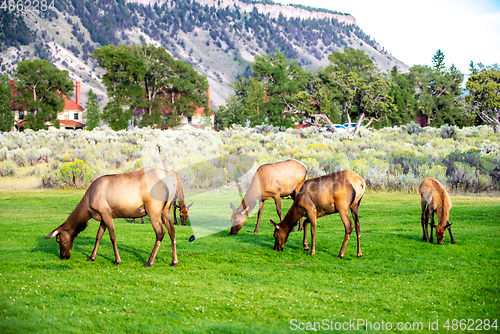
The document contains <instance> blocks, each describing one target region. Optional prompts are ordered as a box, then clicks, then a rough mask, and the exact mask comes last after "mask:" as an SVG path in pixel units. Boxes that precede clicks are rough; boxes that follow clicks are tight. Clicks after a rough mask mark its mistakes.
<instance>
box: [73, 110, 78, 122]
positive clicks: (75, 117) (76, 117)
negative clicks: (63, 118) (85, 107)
mask: <svg viewBox="0 0 500 334" xmlns="http://www.w3.org/2000/svg"><path fill="white" fill-rule="evenodd" d="M73 119H74V120H75V121H78V113H77V112H75V113H74V114H73Z"/></svg>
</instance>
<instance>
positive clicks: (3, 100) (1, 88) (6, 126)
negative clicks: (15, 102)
mask: <svg viewBox="0 0 500 334" xmlns="http://www.w3.org/2000/svg"><path fill="white" fill-rule="evenodd" d="M11 101H12V98H11V87H10V79H9V76H8V75H7V74H2V76H1V77H0V131H2V132H7V131H10V130H11V128H12V126H13V125H14V114H13V113H12V106H11Z"/></svg>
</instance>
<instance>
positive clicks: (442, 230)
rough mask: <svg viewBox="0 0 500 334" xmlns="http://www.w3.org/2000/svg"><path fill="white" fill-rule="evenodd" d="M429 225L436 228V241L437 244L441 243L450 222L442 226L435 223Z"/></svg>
mask: <svg viewBox="0 0 500 334" xmlns="http://www.w3.org/2000/svg"><path fill="white" fill-rule="evenodd" d="M431 226H432V228H434V229H435V230H436V239H437V241H436V243H437V244H438V245H442V244H443V239H444V235H445V232H446V229H447V228H449V227H450V226H451V224H450V223H447V224H446V225H444V226H441V225H437V226H436V225H431Z"/></svg>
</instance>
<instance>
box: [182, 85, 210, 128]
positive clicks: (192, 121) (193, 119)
mask: <svg viewBox="0 0 500 334" xmlns="http://www.w3.org/2000/svg"><path fill="white" fill-rule="evenodd" d="M207 100H208V110H210V88H209V89H207ZM206 117H207V115H206V114H205V107H200V108H196V110H195V111H194V113H193V116H189V117H188V116H183V117H182V119H181V127H182V128H183V129H190V128H191V127H194V128H198V129H199V128H200V127H202V126H207V125H208V126H211V127H212V128H213V127H214V124H215V114H214V113H213V112H212V113H211V114H210V116H209V118H208V119H207V118H206ZM208 122H210V123H208Z"/></svg>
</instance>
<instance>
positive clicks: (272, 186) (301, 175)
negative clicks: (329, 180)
mask: <svg viewBox="0 0 500 334" xmlns="http://www.w3.org/2000/svg"><path fill="white" fill-rule="evenodd" d="M306 172H307V169H306V166H305V165H304V164H303V163H302V162H300V161H298V160H295V159H290V160H286V161H281V162H276V163H270V164H265V165H262V166H260V167H259V168H258V169H257V172H256V173H255V175H254V177H253V179H252V181H251V182H250V186H249V187H248V190H247V192H246V194H245V196H244V197H243V200H242V201H241V204H240V206H239V207H238V208H235V206H234V205H233V203H230V205H231V209H232V210H233V214H232V215H231V226H232V227H231V231H230V233H229V234H238V232H239V231H240V230H241V228H242V227H243V224H244V223H245V220H246V219H247V217H248V215H249V213H250V211H252V209H253V208H254V207H255V205H256V204H257V202H258V201H260V207H259V213H258V216H257V225H256V226H255V230H254V232H255V233H257V232H259V224H260V218H261V216H262V209H263V208H264V201H265V200H267V199H270V198H273V199H274V203H275V204H276V211H277V213H278V216H279V217H280V220H281V219H282V214H281V198H282V197H286V196H290V195H291V196H292V198H293V197H294V196H295V193H296V192H297V191H298V188H300V185H301V184H302V183H303V182H304V180H305V178H306ZM299 230H300V228H299Z"/></svg>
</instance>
